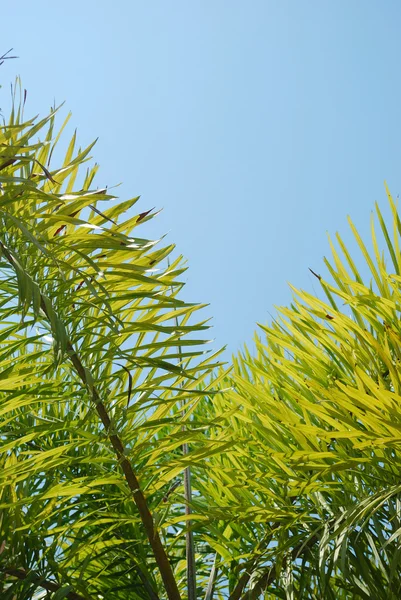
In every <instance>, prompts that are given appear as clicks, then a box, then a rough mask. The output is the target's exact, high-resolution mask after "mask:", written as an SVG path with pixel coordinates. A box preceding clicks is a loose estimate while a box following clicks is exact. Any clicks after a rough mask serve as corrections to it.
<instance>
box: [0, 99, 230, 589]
mask: <svg viewBox="0 0 401 600" xmlns="http://www.w3.org/2000/svg"><path fill="white" fill-rule="evenodd" d="M56 112H57V111H56V110H52V111H51V113H50V114H49V116H48V117H46V118H45V119H43V120H41V121H36V120H35V119H25V118H24V116H23V104H20V105H19V106H16V107H15V108H14V109H13V111H12V114H11V117H10V120H9V122H8V123H7V124H5V125H4V126H3V127H1V129H0V182H1V184H2V187H1V196H0V261H1V262H0V419H1V422H0V425H1V436H0V440H1V467H2V469H1V471H0V495H1V496H0V497H1V500H0V503H1V506H0V509H1V515H2V520H1V528H0V544H1V543H2V546H1V548H2V554H1V563H0V586H2V587H1V594H2V598H5V599H7V598H10V599H11V598H18V600H20V599H21V600H22V599H24V598H31V597H34V596H32V595H33V594H34V593H35V590H36V589H38V590H39V591H40V589H42V588H41V587H38V582H39V580H40V579H41V578H43V579H44V580H47V581H51V582H58V583H59V584H60V585H61V586H63V587H62V588H60V589H57V588H56V591H57V593H56V594H55V595H54V598H56V597H57V598H63V597H73V596H71V595H68V594H71V593H76V594H80V596H81V597H84V598H103V597H104V598H109V597H112V598H116V599H117V598H124V599H126V598H143V597H145V598H148V597H149V594H150V595H151V594H152V593H153V594H156V593H157V591H158V590H159V589H163V586H162V583H161V579H160V573H159V569H160V564H162V563H159V562H158V560H157V556H156V560H155V555H154V552H153V553H152V549H151V547H150V544H149V540H148V539H147V537H150V540H151V543H152V542H153V541H154V538H156V537H158V536H159V535H162V537H163V536H164V542H165V545H166V546H169V545H170V540H169V538H170V537H171V536H172V535H173V533H174V537H173V541H174V548H173V549H172V550H171V551H170V563H171V565H172V567H173V569H174V568H179V565H178V564H177V563H178V561H179V560H182V559H185V551H184V550H183V544H184V543H185V540H184V539H182V528H183V527H184V528H185V519H183V520H182V523H181V525H179V526H176V528H175V531H174V532H173V531H172V530H166V529H165V521H166V519H167V518H169V517H171V516H172V515H174V514H175V512H176V513H177V515H176V516H178V515H181V516H183V510H184V509H183V485H182V479H180V478H181V475H182V472H183V469H184V466H185V465H184V460H183V455H182V451H181V447H182V445H183V443H184V442H191V444H192V448H193V449H194V451H196V450H197V451H198V452H200V451H201V450H202V451H205V448H210V450H213V449H214V447H215V446H216V445H218V444H217V442H216V443H214V442H210V443H209V442H208V440H206V439H205V436H204V435H203V434H202V432H201V431H198V430H196V429H194V430H192V428H191V424H190V422H189V421H190V419H191V413H192V412H193V410H194V409H195V407H196V404H197V403H198V402H199V400H200V398H202V396H203V395H204V394H205V393H207V391H206V388H207V384H205V385H204V386H203V387H204V390H202V391H201V390H200V385H201V384H202V382H203V381H204V380H205V378H208V376H209V373H210V372H211V370H212V369H213V365H215V364H216V362H215V359H214V357H213V356H212V357H211V358H206V359H205V357H204V356H201V355H202V354H203V353H204V351H203V349H202V345H203V335H204V330H205V329H207V324H206V323H205V322H203V321H201V322H197V321H196V320H195V317H196V315H195V313H196V311H198V309H199V308H201V307H200V305H196V304H188V303H186V302H184V301H183V300H181V299H180V297H179V294H178V293H179V291H180V289H181V287H182V283H180V279H179V278H180V276H181V275H182V273H183V270H184V268H183V264H182V260H181V259H177V260H174V261H173V262H172V263H171V265H168V263H167V261H166V257H168V256H169V254H170V253H171V251H172V249H173V247H172V246H167V247H166V246H164V247H163V246H161V245H160V243H157V242H153V241H149V240H147V239H143V238H142V237H141V236H140V235H138V228H139V227H140V226H141V225H142V224H143V223H144V222H146V221H147V220H148V219H149V218H151V214H149V212H146V211H145V212H141V213H138V214H135V204H136V202H137V200H138V198H133V199H132V200H128V201H125V202H121V203H119V204H115V203H111V206H110V207H107V205H106V208H104V209H102V210H99V209H98V208H97V205H98V203H99V202H102V203H104V204H105V203H106V202H109V203H110V201H111V200H113V199H114V198H113V196H111V195H110V194H109V193H108V191H107V190H99V189H97V188H96V187H94V185H93V180H94V176H95V174H96V170H97V167H96V166H94V167H90V168H89V169H88V170H87V172H86V175H85V176H84V177H82V176H81V180H82V181H83V183H82V185H81V184H80V185H79V186H78V185H76V184H75V182H76V181H78V180H79V177H80V175H79V169H80V167H82V165H83V164H84V163H85V162H86V161H87V160H88V158H89V152H90V151H91V148H92V145H91V146H89V147H88V148H85V149H83V150H82V149H76V148H75V144H76V136H75V134H74V136H73V138H72V140H71V142H70V144H69V145H68V148H67V152H66V154H65V157H64V160H63V161H62V164H61V165H60V166H55V165H53V161H52V156H53V155H56V154H57V152H56V153H54V149H55V146H56V144H57V143H58V141H59V137H60V133H61V131H62V129H63V128H64V126H65V124H66V122H67V121H68V118H67V119H66V122H65V123H64V124H63V126H62V127H61V129H60V131H59V132H58V133H57V135H56V133H55V130H54V128H55V114H56ZM77 188H78V189H77ZM127 211H129V217H126V216H125V215H126V213H127ZM185 424H186V426H185V429H183V426H184V425H185ZM119 444H121V445H122V447H124V451H120V450H119ZM129 468H131V469H133V472H134V474H135V476H136V478H137V480H138V481H139V485H140V489H141V490H142V492H143V494H144V496H145V497H146V501H145V503H147V508H146V509H145V508H143V507H142V509H140V510H139V513H138V506H139V504H138V502H139V503H140V502H141V498H140V497H139V496H138V498H137V497H136V495H138V494H137V490H136V489H135V487H138V485H137V484H136V482H135V480H134V479H132V476H131V475H130V473H128V475H127V469H128V470H129ZM130 477H131V484H130V482H129V479H130ZM127 481H128V485H127ZM174 482H178V483H179V484H180V485H179V486H178V487H177V486H176V489H175V491H174V495H173V496H172V498H174V499H178V502H179V503H180V505H179V508H174V506H172V498H170V497H169V498H168V501H167V502H163V497H164V496H166V494H167V492H168V490H169V489H170V487H171V485H172V484H173V483H174ZM130 488H131V491H130ZM142 498H143V495H142ZM134 499H135V502H134ZM148 509H150V511H151V513H153V516H152V515H150V513H149V515H150V516H149V515H147V513H146V511H147V510H148ZM141 510H142V513H141ZM146 519H147V525H146V523H145V521H146ZM178 520H180V519H178ZM152 521H153V522H152ZM144 524H145V529H146V527H148V529H149V528H150V530H152V528H153V530H152V532H151V534H150V536H147V535H146V534H145V530H144V527H143V525H144ZM177 527H178V528H177ZM163 528H164V529H163ZM163 531H164V534H163ZM180 532H181V533H180ZM175 534H177V535H175ZM156 550H157V549H156ZM159 554H160V552H159ZM156 555H157V552H156ZM160 560H161V561H162V562H163V557H162V558H161V559H160ZM156 563H157V564H156ZM17 571H18V572H17ZM162 571H163V565H162V568H161V571H160V572H161V573H162V575H163V572H162ZM65 586H66V587H65ZM68 586H70V587H68ZM161 586H162V587H161ZM42 587H43V586H42ZM44 587H45V588H46V586H44ZM181 587H182V586H181ZM46 589H49V588H48V587H47V588H46ZM61 589H63V590H67V591H65V593H64V592H63V593H62V591H61ZM71 590H73V592H71ZM171 593H172V595H171V597H179V596H177V594H176V595H175V596H174V593H175V592H174V591H173V592H171ZM63 594H64V595H63ZM65 594H67V595H66V596H65ZM109 594H111V595H109ZM162 596H163V592H162ZM52 597H53V596H52Z"/></svg>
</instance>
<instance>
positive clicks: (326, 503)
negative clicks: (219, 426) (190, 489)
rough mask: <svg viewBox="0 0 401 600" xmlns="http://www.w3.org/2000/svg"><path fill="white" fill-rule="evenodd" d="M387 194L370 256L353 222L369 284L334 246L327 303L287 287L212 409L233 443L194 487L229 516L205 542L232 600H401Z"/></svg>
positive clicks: (399, 304)
mask: <svg viewBox="0 0 401 600" xmlns="http://www.w3.org/2000/svg"><path fill="white" fill-rule="evenodd" d="M386 189H387V188H386ZM387 195H388V200H389V205H390V209H391V214H392V219H391V220H392V223H391V232H392V235H391V234H390V233H389V229H388V227H387V225H386V223H385V220H384V218H383V216H382V213H381V211H380V208H379V206H378V205H376V219H374V218H373V216H372V228H371V231H372V243H371V245H372V252H371V253H369V252H368V250H367V248H366V246H365V244H364V243H363V241H362V239H361V237H360V236H359V234H358V232H357V230H356V228H355V227H354V225H353V223H352V221H351V220H349V223H350V226H351V229H352V231H353V233H354V236H355V239H356V242H357V244H358V246H359V248H360V250H361V252H362V256H363V258H364V260H365V263H366V265H365V267H364V269H365V271H367V270H368V273H369V274H370V277H369V274H368V280H367V281H365V282H364V280H363V278H362V277H361V275H360V273H359V271H358V269H357V266H356V264H357V262H356V260H355V261H354V260H353V259H352V257H351V255H350V253H349V251H348V250H347V248H346V246H345V244H344V243H343V241H342V239H341V237H340V236H339V235H337V242H338V244H339V246H340V249H341V251H342V254H343V257H344V258H343V259H341V257H340V254H339V253H338V252H337V251H336V249H335V247H334V245H333V244H331V248H332V255H333V260H332V261H328V260H326V259H325V264H326V267H327V270H328V277H327V278H325V279H324V278H323V277H321V276H320V275H318V274H317V273H315V272H314V271H312V273H313V275H314V276H315V277H316V278H317V279H318V281H319V283H320V286H321V290H322V293H323V294H324V296H325V297H324V296H322V297H319V296H316V295H311V294H308V293H307V292H304V291H297V290H294V301H293V303H292V305H291V306H290V307H289V308H281V309H279V313H278V317H277V319H275V320H274V322H273V323H272V324H271V325H270V326H264V325H261V326H260V329H261V333H260V334H258V335H257V336H256V337H255V349H254V351H252V352H249V351H248V350H247V349H245V350H244V351H243V352H242V353H240V355H239V356H238V357H237V358H234V363H233V371H232V373H230V374H229V375H228V376H227V377H226V378H225V380H224V381H223V384H222V385H223V386H224V387H225V388H229V391H226V392H225V393H224V394H221V395H219V397H218V398H216V400H215V401H214V403H213V405H210V413H211V414H212V415H213V418H214V419H219V418H220V419H224V428H225V430H226V431H227V432H230V435H231V436H232V447H231V451H230V452H229V453H226V454H225V455H224V456H223V455H221V456H215V457H214V458H213V466H212V465H209V469H208V478H207V479H204V481H203V488H202V491H203V494H204V496H205V497H207V498H212V499H213V501H214V504H215V506H216V509H217V507H218V506H221V504H222V500H224V505H225V506H226V509H227V507H228V506H229V507H230V511H231V515H232V516H231V520H227V519H225V520H224V519H221V521H220V527H219V532H218V534H216V535H215V540H216V544H215V549H216V552H217V554H218V555H219V559H218V563H217V564H218V566H219V569H220V578H219V579H218V581H219V580H220V583H221V585H224V583H225V582H228V596H229V598H230V600H234V599H237V598H238V599H239V598H242V599H244V600H245V599H251V598H255V599H256V598H305V599H316V598H319V599H320V598H324V599H331V598H332V599H337V598H344V599H345V598H346V599H352V598H361V599H362V598H363V599H366V600H367V599H369V598H370V599H371V598H375V599H383V600H384V599H386V600H387V599H389V598H393V599H396V598H399V597H400V595H401V584H400V581H401V562H400V559H401V547H400V536H401V485H400V475H401V454H400V444H401V369H400V365H401V326H400V311H401V292H400V283H401V277H400V272H401V253H400V235H401V221H400V217H399V214H398V211H397V207H396V204H395V202H394V201H393V199H392V197H391V195H390V193H389V191H388V189H387ZM377 223H378V225H379V229H377ZM378 232H380V237H379V236H378ZM381 246H382V247H384V248H385V252H382V251H381V250H380V247H381ZM365 280H366V277H365ZM211 473H213V477H211ZM216 490H224V492H223V495H222V494H221V493H220V492H219V493H216ZM222 537H223V538H225V545H224V548H222V543H221V538H222Z"/></svg>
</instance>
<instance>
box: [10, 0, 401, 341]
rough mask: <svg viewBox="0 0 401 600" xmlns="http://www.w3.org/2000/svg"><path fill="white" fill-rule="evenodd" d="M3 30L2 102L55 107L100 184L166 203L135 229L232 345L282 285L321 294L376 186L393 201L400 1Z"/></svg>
mask: <svg viewBox="0 0 401 600" xmlns="http://www.w3.org/2000/svg"><path fill="white" fill-rule="evenodd" d="M1 21H2V27H1V36H0V40H1V48H0V50H1V51H6V50H8V48H10V47H13V48H14V52H15V54H18V56H19V57H20V58H19V59H18V60H16V61H9V62H8V63H7V64H6V65H3V67H2V68H1V71H0V77H1V83H2V84H3V89H2V90H1V94H0V106H1V107H3V108H4V106H5V104H6V98H7V97H8V90H9V88H8V84H9V83H10V82H11V81H13V79H14V77H15V75H17V74H19V75H21V77H22V82H23V85H24V87H26V88H27V90H28V113H29V114H36V112H41V113H42V114H44V113H45V112H46V111H47V109H48V108H49V107H50V105H51V104H52V103H53V99H54V98H55V99H56V101H57V102H61V101H63V100H66V106H67V108H68V109H71V110H72V112H73V119H72V125H71V127H70V133H71V132H72V130H73V128H74V127H75V126H77V127H78V134H79V139H80V142H81V144H82V145H84V144H86V143H89V142H90V141H92V139H94V138H95V137H97V136H99V138H100V139H99V142H98V145H97V147H95V150H94V157H95V158H96V160H97V162H99V163H100V165H101V169H100V175H99V177H98V180H97V182H98V184H99V186H102V185H105V184H106V185H109V186H111V185H113V184H116V183H119V182H120V181H123V185H122V186H121V187H120V188H119V192H120V195H121V196H122V197H131V196H133V195H139V194H140V195H141V196H142V199H141V204H140V208H141V210H146V209H148V208H151V207H153V206H156V207H159V208H160V207H161V208H164V210H163V212H162V214H161V215H160V216H159V217H158V218H157V219H155V220H154V221H152V222H151V223H150V224H149V225H148V226H147V235H148V236H149V237H153V236H159V235H161V234H163V233H166V232H168V236H169V237H168V239H169V241H172V242H175V243H176V244H177V247H178V250H179V251H180V253H182V254H184V255H185V256H186V257H187V259H188V261H189V271H188V273H187V276H186V279H187V282H188V283H187V287H186V290H185V292H184V293H185V297H186V298H187V299H188V300H193V301H195V300H196V301H201V302H208V303H210V307H209V308H208V309H206V314H208V315H210V316H213V324H214V330H213V334H212V335H213V336H214V337H215V338H216V345H223V344H226V343H227V344H228V346H229V350H230V351H234V350H236V349H237V348H239V347H240V346H241V344H242V343H243V342H246V341H248V342H249V341H250V340H251V338H252V336H253V331H254V329H255V323H256V322H257V321H259V322H260V321H261V322H267V321H269V320H270V317H269V312H272V313H273V312H274V305H280V304H287V303H288V302H289V301H290V298H291V293H290V290H289V289H288V286H287V282H288V281H290V282H292V283H293V284H294V285H296V286H297V287H301V288H304V289H308V290H309V291H312V290H313V288H314V287H316V281H315V280H314V279H313V277H312V276H311V275H310V274H309V272H308V267H309V266H311V267H312V268H313V269H314V270H316V271H318V272H320V271H322V257H323V256H324V255H325V254H328V243H327V238H326V232H327V231H330V232H331V233H333V234H334V233H335V231H336V230H339V231H340V232H342V233H344V238H345V239H346V240H349V239H350V235H349V234H348V227H347V223H346V215H347V214H348V213H349V214H351V215H352V217H353V218H354V220H355V222H356V223H357V225H358V226H359V227H360V229H361V231H362V233H365V234H366V233H367V232H368V227H369V218H370V212H371V210H372V208H373V203H374V201H375V200H379V201H380V202H381V204H383V205H384V204H385V202H386V200H385V193H384V188H383V180H384V179H386V180H387V182H388V184H389V186H390V188H391V190H392V192H393V194H394V196H396V195H397V194H398V193H399V192H400V191H401V169H400V167H401V3H400V2H399V0H386V1H383V2H379V1H377V0H352V1H350V0H336V1H333V0H330V1H328V0H304V1H301V0H292V1H287V0H275V1H273V0H249V1H248V2H245V1H241V2H240V1H237V0H202V1H200V0H191V1H188V0H185V1H184V0H180V1H178V0H153V1H152V2H146V1H145V2H143V1H139V0H119V1H115V2H106V1H105V0H96V1H95V0H80V1H79V2H78V1H77V0H70V1H69V2H55V1H54V0H53V1H44V0H38V1H36V2H23V3H12V2H8V3H3V6H2V8H1ZM1 53H2V52H0V54H1ZM144 229H145V228H144Z"/></svg>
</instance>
